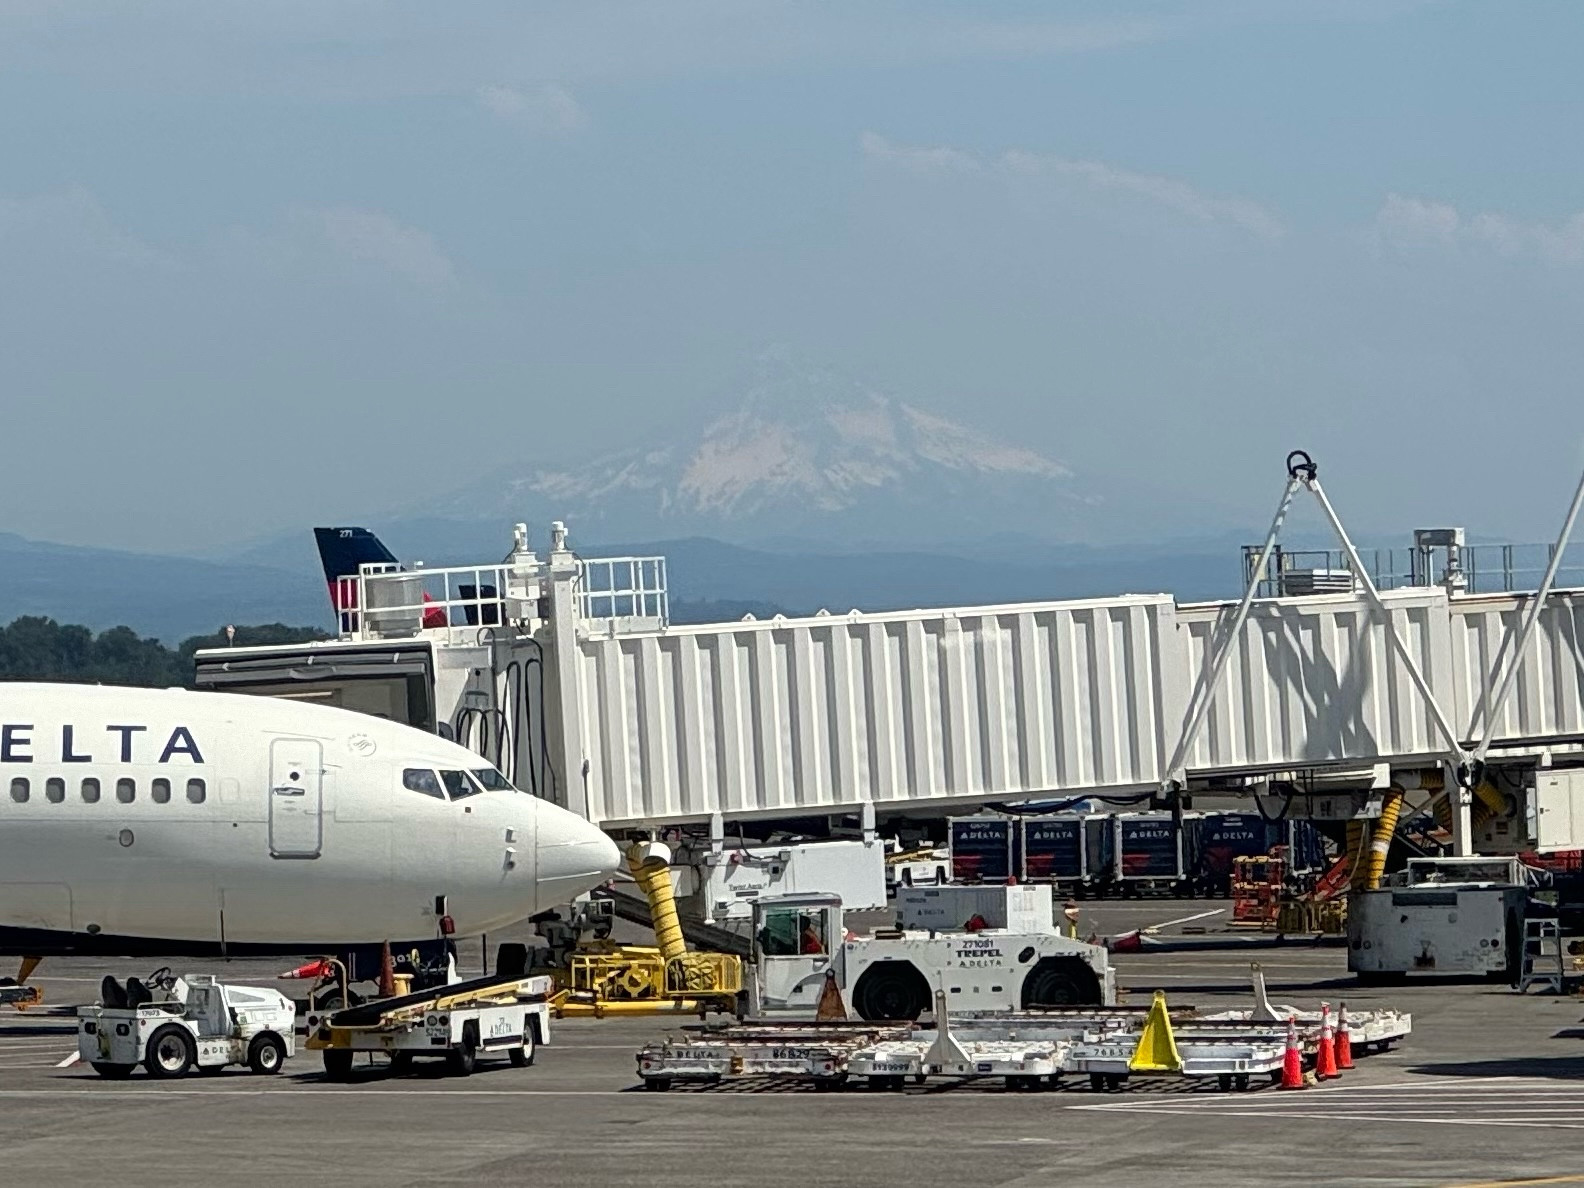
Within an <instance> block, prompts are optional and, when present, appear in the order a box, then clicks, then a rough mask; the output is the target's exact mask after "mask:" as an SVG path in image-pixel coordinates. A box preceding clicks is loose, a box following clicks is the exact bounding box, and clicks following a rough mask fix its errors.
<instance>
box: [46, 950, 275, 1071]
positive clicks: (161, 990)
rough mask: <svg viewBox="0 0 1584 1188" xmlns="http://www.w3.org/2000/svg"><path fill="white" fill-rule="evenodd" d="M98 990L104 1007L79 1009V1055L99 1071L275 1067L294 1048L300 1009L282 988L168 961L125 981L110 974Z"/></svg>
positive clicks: (255, 1068) (266, 1068)
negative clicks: (183, 969)
mask: <svg viewBox="0 0 1584 1188" xmlns="http://www.w3.org/2000/svg"><path fill="white" fill-rule="evenodd" d="M100 989H101V994H100V999H101V1001H100V1003H99V1005H97V1006H86V1007H82V1008H80V1009H79V1010H78V1012H77V1055H78V1057H79V1058H80V1059H82V1060H85V1061H87V1062H88V1064H90V1065H91V1066H92V1067H93V1070H94V1071H95V1072H96V1073H98V1074H99V1075H100V1076H102V1077H110V1078H113V1079H120V1078H123V1077H128V1076H131V1075H132V1072H133V1070H134V1069H135V1068H137V1066H138V1065H139V1064H141V1065H142V1066H143V1068H144V1069H145V1070H146V1071H147V1072H148V1075H149V1076H151V1077H180V1076H184V1075H186V1073H187V1072H188V1071H189V1070H191V1069H193V1068H200V1069H205V1070H208V1069H217V1068H224V1067H225V1066H226V1065H228V1064H246V1065H247V1066H248V1067H249V1068H250V1069H252V1070H253V1071H254V1072H256V1073H264V1074H271V1073H278V1072H280V1070H281V1065H283V1064H284V1063H285V1062H286V1060H287V1059H288V1058H290V1057H291V1055H292V1054H293V1052H294V1050H295V1048H296V1031H295V1026H296V1018H297V1008H296V1006H295V1005H294V1004H293V1003H292V1001H291V999H289V998H287V997H286V996H285V995H284V994H282V993H281V992H280V991H279V990H266V989H261V988H259V987H255V986H230V985H226V984H225V983H222V982H219V981H216V980H215V978H214V977H212V976H211V975H208V974H189V975H187V976H186V977H178V976H177V975H175V974H174V973H172V972H171V971H170V969H169V967H163V966H162V967H161V968H159V969H157V970H155V971H154V972H153V973H152V974H150V975H149V976H148V978H147V979H145V980H144V981H139V980H138V979H137V978H128V979H127V980H126V985H125V986H124V987H123V986H122V985H121V984H120V983H119V982H117V981H116V980H115V978H113V977H107V978H105V979H104V981H103V982H102V983H101V985H100Z"/></svg>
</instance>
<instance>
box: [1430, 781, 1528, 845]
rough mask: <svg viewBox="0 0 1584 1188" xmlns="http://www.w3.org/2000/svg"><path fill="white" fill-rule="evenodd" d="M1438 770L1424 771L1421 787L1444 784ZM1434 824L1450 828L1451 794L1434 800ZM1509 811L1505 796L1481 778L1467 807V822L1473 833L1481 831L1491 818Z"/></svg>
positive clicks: (1444, 794) (1434, 786)
mask: <svg viewBox="0 0 1584 1188" xmlns="http://www.w3.org/2000/svg"><path fill="white" fill-rule="evenodd" d="M1445 782H1446V781H1445V780H1444V779H1442V776H1441V773H1440V772H1439V771H1435V772H1426V773H1425V775H1424V782H1423V785H1422V786H1423V787H1425V788H1430V789H1434V788H1440V787H1442V786H1443V785H1444V784H1445ZM1434 811H1435V819H1436V824H1437V825H1439V826H1441V828H1442V829H1445V830H1447V831H1448V832H1451V830H1452V794H1451V793H1450V792H1446V793H1443V794H1442V795H1440V796H1437V797H1436V801H1435V808H1434ZM1509 811H1510V806H1509V805H1508V803H1507V798H1506V797H1505V796H1503V795H1502V793H1501V791H1500V790H1499V789H1498V788H1497V787H1496V785H1495V784H1493V783H1491V782H1490V781H1489V780H1481V781H1480V782H1479V784H1478V785H1477V786H1476V787H1475V789H1474V804H1473V805H1472V806H1471V807H1470V809H1469V823H1470V825H1471V826H1472V828H1473V830H1474V832H1475V833H1480V832H1482V831H1483V830H1484V829H1485V827H1486V826H1487V825H1489V824H1490V823H1491V818H1493V817H1500V816H1505V815H1506V814H1507V813H1508V812H1509Z"/></svg>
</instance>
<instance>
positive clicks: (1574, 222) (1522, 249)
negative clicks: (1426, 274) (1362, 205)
mask: <svg viewBox="0 0 1584 1188" xmlns="http://www.w3.org/2000/svg"><path fill="white" fill-rule="evenodd" d="M1375 230H1376V232H1377V234H1378V235H1379V236H1380V237H1381V239H1382V241H1384V242H1386V243H1390V244H1392V245H1394V246H1397V247H1400V248H1409V247H1414V246H1424V245H1438V246H1441V247H1469V248H1474V249H1477V250H1485V251H1490V252H1494V253H1496V254H1497V255H1501V256H1508V257H1527V258H1531V259H1536V260H1540V261H1543V262H1544V263H1547V264H1555V265H1561V266H1571V265H1577V264H1580V263H1584V212H1580V213H1579V214H1575V215H1570V216H1569V217H1568V218H1566V219H1563V220H1562V221H1561V222H1559V223H1554V224H1553V223H1543V222H1538V221H1535V222H1528V221H1525V220H1522V219H1515V218H1512V217H1510V216H1508V215H1504V214H1495V213H1492V212H1489V211H1486V212H1482V213H1479V214H1474V215H1464V214H1462V213H1461V212H1460V211H1459V210H1458V209H1457V207H1455V206H1452V205H1451V204H1450V203H1446V202H1435V201H1430V200H1426V199H1422V198H1407V197H1404V196H1403V195H1401V194H1388V195H1387V196H1386V201H1385V202H1384V203H1383V204H1382V206H1381V208H1380V210H1379V212H1377V214H1376V216H1375Z"/></svg>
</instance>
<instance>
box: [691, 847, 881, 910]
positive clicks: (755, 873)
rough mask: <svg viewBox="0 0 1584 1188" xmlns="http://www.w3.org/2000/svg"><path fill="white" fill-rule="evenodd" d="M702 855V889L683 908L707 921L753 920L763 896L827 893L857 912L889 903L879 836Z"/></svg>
mask: <svg viewBox="0 0 1584 1188" xmlns="http://www.w3.org/2000/svg"><path fill="white" fill-rule="evenodd" d="M701 857H702V861H701V862H699V863H698V875H699V880H700V883H699V889H698V891H696V892H695V893H694V894H693V896H692V897H691V902H689V903H687V904H685V905H684V907H685V909H686V914H688V915H689V916H693V917H695V918H697V919H700V920H702V921H703V922H704V923H706V924H724V923H725V922H726V921H728V920H743V921H746V920H750V919H752V918H753V902H754V900H756V899H759V898H760V897H761V896H765V895H795V894H801V893H805V892H826V893H829V894H832V895H836V896H838V897H839V898H840V899H841V901H842V903H843V905H845V906H846V908H847V910H849V911H854V912H866V911H878V910H880V909H882V908H884V907H885V906H886V862H885V846H884V844H883V843H881V842H880V841H879V840H877V839H876V840H869V841H856V840H832V841H815V842H794V843H789V844H787V845H780V846H747V847H737V848H733V847H730V846H727V847H723V848H721V849H719V850H711V851H709V852H707V853H705V854H703V855H702V856H701Z"/></svg>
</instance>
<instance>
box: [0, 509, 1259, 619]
mask: <svg viewBox="0 0 1584 1188" xmlns="http://www.w3.org/2000/svg"><path fill="white" fill-rule="evenodd" d="M374 527H375V528H376V529H377V530H379V531H380V533H381V535H382V536H383V537H384V539H385V541H386V543H387V544H388V545H390V547H391V548H392V549H393V550H394V551H395V552H396V554H397V555H398V556H400V557H402V558H403V559H404V560H407V561H413V560H422V561H423V562H425V563H426V564H428V565H431V566H434V565H458V564H475V565H476V564H479V563H480V562H487V561H493V560H496V559H498V558H500V557H502V556H503V555H504V554H505V552H506V550H507V546H508V545H509V537H508V535H507V531H506V529H507V526H506V525H504V524H496V525H491V526H488V527H486V526H485V525H483V524H480V523H478V522H450V521H441V520H424V521H418V520H410V521H405V522H401V523H398V524H396V525H393V526H391V528H390V529H389V530H388V531H387V530H385V529H384V528H383V527H382V526H381V525H377V524H376V525H374ZM532 543H533V544H534V545H535V546H536V547H537V548H538V549H539V550H540V552H541V553H542V552H543V550H544V544H545V542H544V540H543V539H542V538H539V539H535V540H534V541H533V542H532ZM573 544H574V546H575V547H578V548H579V550H580V551H581V552H583V554H584V555H585V556H591V557H592V556H602V555H604V556H610V555H617V554H643V555H648V554H657V553H658V554H662V555H664V556H665V557H666V559H667V573H668V580H669V584H670V591H671V605H672V618H673V619H674V620H675V621H676V622H679V623H686V622H709V621H715V620H726V619H740V618H742V617H743V615H745V614H753V615H755V616H758V617H765V616H767V615H773V614H776V613H778V612H781V613H787V614H806V613H812V612H813V611H816V610H820V609H825V610H830V611H833V612H841V611H846V610H851V609H854V608H856V609H860V610H895V609H911V608H915V607H925V606H961V605H972V604H975V603H993V602H1019V601H1026V600H1041V599H1055V598H1090V597H1098V596H1104V595H1109V594H1121V593H1158V592H1163V591H1164V592H1170V593H1174V594H1176V595H1177V596H1178V597H1179V598H1180V599H1183V600H1194V599H1203V598H1217V597H1229V596H1235V595H1236V594H1237V593H1239V572H1238V557H1237V552H1236V550H1235V549H1231V548H1227V549H1224V550H1222V549H1218V550H1215V551H1211V552H1193V553H1181V554H1173V553H1159V552H1150V551H1141V550H1134V549H1121V548H1118V549H1100V548H1074V549H1072V550H1070V551H1069V550H1062V549H1054V548H1053V549H1050V550H1048V551H1047V552H1046V553H1044V554H1043V555H1042V556H1040V557H1039V558H1038V559H1037V560H1030V561H1029V562H1027V563H1018V562H1011V561H996V560H990V559H985V558H977V559H975V558H965V557H957V556H951V555H949V554H945V553H933V552H922V551H920V552H902V551H889V552H852V553H845V554H829V553H817V552H770V551H766V550H758V549H748V548H743V547H741V546H738V545H731V544H724V543H722V542H721V541H718V540H710V539H706V538H697V537H694V538H686V539H680V540H665V541H651V542H640V543H637V544H630V545H619V544H618V545H610V546H604V547H595V546H587V545H583V544H581V542H579V541H577V540H574V541H573ZM1069 552H1070V557H1071V559H1070V560H1064V559H1063V558H1064V555H1065V554H1068V553H1069ZM20 615H46V616H49V617H51V618H54V619H56V620H57V621H60V622H73V623H82V624H84V625H86V626H88V627H91V628H93V629H95V630H103V629H104V628H107V627H113V626H119V625H122V624H124V625H126V626H129V627H131V628H133V629H134V630H135V631H137V632H139V633H140V634H142V635H147V636H153V637H156V638H158V639H161V640H164V641H166V642H173V641H176V640H180V639H183V638H185V637H187V636H190V635H197V634H202V633H208V632H212V631H215V630H216V629H217V628H219V627H221V626H223V625H225V624H226V623H267V622H286V623H302V624H306V625H320V626H324V627H326V628H330V627H332V626H333V624H332V622H331V616H330V614H329V607H328V600H327V599H326V596H325V590H324V585H323V582H322V581H321V578H320V573H319V563H318V559H317V556H316V554H315V552H314V546H313V541H312V536H311V534H310V533H309V532H308V531H307V530H306V529H305V530H304V531H302V532H300V533H293V534H290V535H289V536H283V537H280V538H277V539H275V540H272V541H269V542H265V543H263V544H261V545H258V546H256V547H255V549H254V550H253V551H252V552H251V553H250V554H249V555H248V557H247V559H239V560H234V561H200V560H194V559H192V558H189V557H164V556H156V555H151V554H142V553H126V552H116V551H111V550H105V549H87V548H76V547H71V546H66V545H54V544H44V543H40V542H37V541H29V540H25V539H23V538H21V537H18V536H13V535H8V534H0V623H4V622H9V621H10V620H12V619H14V618H16V617H18V616H20Z"/></svg>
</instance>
